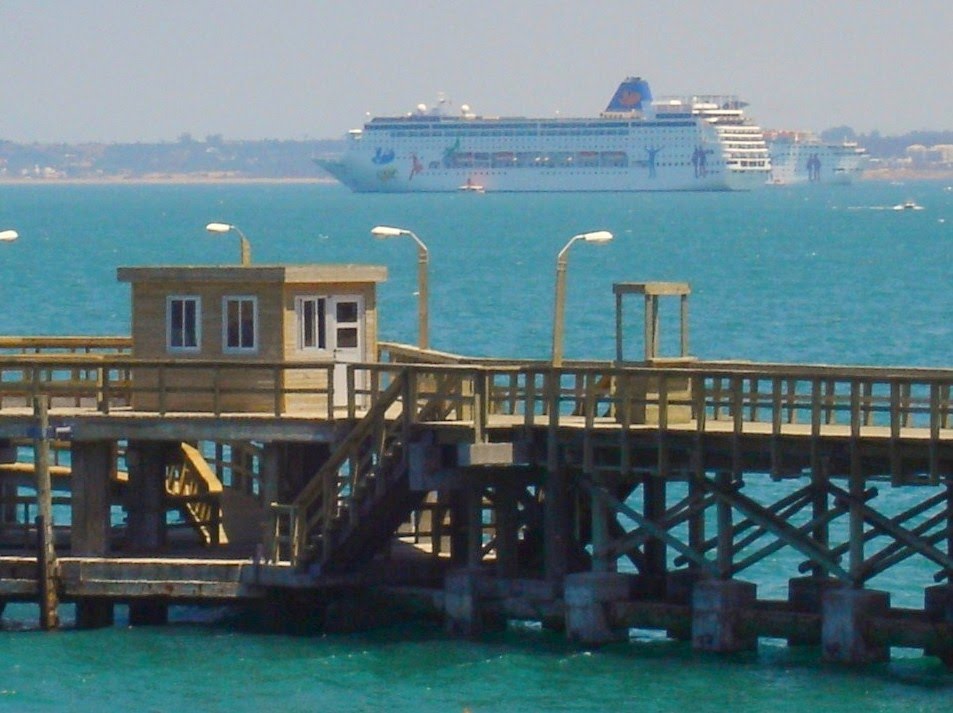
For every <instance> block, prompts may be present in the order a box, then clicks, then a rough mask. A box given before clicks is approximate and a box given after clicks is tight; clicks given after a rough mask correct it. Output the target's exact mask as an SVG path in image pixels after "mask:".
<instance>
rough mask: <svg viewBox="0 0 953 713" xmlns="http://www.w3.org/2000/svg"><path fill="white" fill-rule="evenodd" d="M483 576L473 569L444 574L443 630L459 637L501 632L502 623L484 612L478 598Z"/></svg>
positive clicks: (504, 624)
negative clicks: (494, 631) (495, 631)
mask: <svg viewBox="0 0 953 713" xmlns="http://www.w3.org/2000/svg"><path fill="white" fill-rule="evenodd" d="M484 576H485V575H484V573H483V572H481V571H479V570H473V569H458V570H454V571H452V572H448V573H447V576H446V578H445V579H444V591H443V608H444V616H445V625H446V629H447V631H448V632H449V633H451V634H457V635H459V636H477V635H479V634H481V633H483V632H484V631H490V630H496V629H502V628H504V627H505V626H506V621H505V620H504V619H502V618H501V617H499V616H494V615H493V614H491V613H490V612H487V611H486V608H485V606H484V604H485V600H484V598H483V595H482V587H481V583H482V579H483V577H484Z"/></svg>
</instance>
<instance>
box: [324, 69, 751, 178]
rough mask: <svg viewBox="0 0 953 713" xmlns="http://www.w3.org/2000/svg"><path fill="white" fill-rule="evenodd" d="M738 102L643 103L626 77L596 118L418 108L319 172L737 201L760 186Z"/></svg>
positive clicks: (372, 124) (643, 92)
mask: <svg viewBox="0 0 953 713" xmlns="http://www.w3.org/2000/svg"><path fill="white" fill-rule="evenodd" d="M741 106H742V105H741V103H739V102H737V100H735V99H730V100H727V101H726V102H724V103H714V104H712V103H708V102H698V101H692V100H689V101H667V102H665V103H662V104H660V105H658V106H655V105H654V104H653V103H652V99H651V91H650V89H649V87H648V83H647V82H645V81H644V80H642V79H640V78H631V77H630V78H627V79H626V80H625V81H623V82H622V84H620V85H619V88H618V89H617V90H616V93H615V95H614V96H613V98H612V99H611V100H610V102H609V105H608V107H607V108H606V110H605V112H603V113H602V114H601V115H599V116H598V117H592V118H579V119H569V118H552V119H529V118H523V117H510V118H507V117H503V118H499V117H477V116H475V115H473V114H470V113H469V109H468V108H467V107H464V111H463V113H462V114H461V115H459V116H448V115H446V114H445V113H443V112H442V111H440V112H436V113H434V112H428V111H427V110H426V107H419V108H418V111H417V112H415V113H411V114H407V115H404V116H394V117H378V118H374V119H372V120H371V121H369V122H368V123H366V124H365V125H364V127H363V129H355V130H352V131H351V132H349V134H348V139H347V146H346V149H345V153H344V156H343V157H342V158H341V160H339V161H322V162H320V163H321V165H322V166H323V167H324V168H325V169H326V170H327V171H328V172H329V173H331V174H332V175H333V176H335V177H336V178H337V179H338V180H340V181H341V182H342V183H344V184H345V185H347V186H349V187H350V188H351V189H353V190H355V191H359V192H374V193H415V192H451V191H467V192H490V191H509V192H529V191H540V192H563V191H565V192H568V191H578V192H586V191H735V190H754V189H756V188H760V187H762V186H764V185H765V183H766V181H767V172H768V170H769V162H768V156H767V147H766V146H765V144H764V137H763V135H762V133H761V130H760V128H758V127H757V126H754V125H752V124H750V123H749V122H747V121H746V120H745V119H744V116H743V114H742V111H741Z"/></svg>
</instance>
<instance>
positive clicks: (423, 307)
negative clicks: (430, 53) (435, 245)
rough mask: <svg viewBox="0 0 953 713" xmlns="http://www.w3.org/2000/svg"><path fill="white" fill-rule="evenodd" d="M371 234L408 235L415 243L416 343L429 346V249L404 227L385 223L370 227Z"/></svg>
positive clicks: (378, 236) (383, 236)
mask: <svg viewBox="0 0 953 713" xmlns="http://www.w3.org/2000/svg"><path fill="white" fill-rule="evenodd" d="M371 235H373V236H374V237H375V238H381V239H386V238H397V237H401V236H404V235H406V236H408V237H411V238H413V239H414V242H416V243H417V329H418V332H417V345H418V346H419V347H420V348H421V349H429V348H430V337H429V334H428V325H427V322H428V320H429V315H428V312H427V268H428V265H429V262H430V251H429V250H427V246H426V245H424V242H423V241H422V240H421V239H420V238H418V237H417V236H416V235H415V234H414V233H413V231H411V230H406V229H404V228H392V227H389V226H387V225H378V226H377V227H375V228H372V229H371Z"/></svg>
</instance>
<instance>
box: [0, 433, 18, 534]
mask: <svg viewBox="0 0 953 713" xmlns="http://www.w3.org/2000/svg"><path fill="white" fill-rule="evenodd" d="M16 462H17V447H16V446H15V445H13V443H12V442H11V441H10V440H8V439H6V438H4V439H2V440H0V463H16ZM16 523H17V485H16V483H14V482H10V483H8V482H6V480H3V481H0V533H2V532H4V531H5V530H6V529H7V527H10V526H16Z"/></svg>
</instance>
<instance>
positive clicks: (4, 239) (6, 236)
mask: <svg viewBox="0 0 953 713" xmlns="http://www.w3.org/2000/svg"><path fill="white" fill-rule="evenodd" d="M19 237H20V234H19V233H18V232H17V231H15V230H0V243H12V242H13V241H14V240H16V239H17V238H19Z"/></svg>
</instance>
